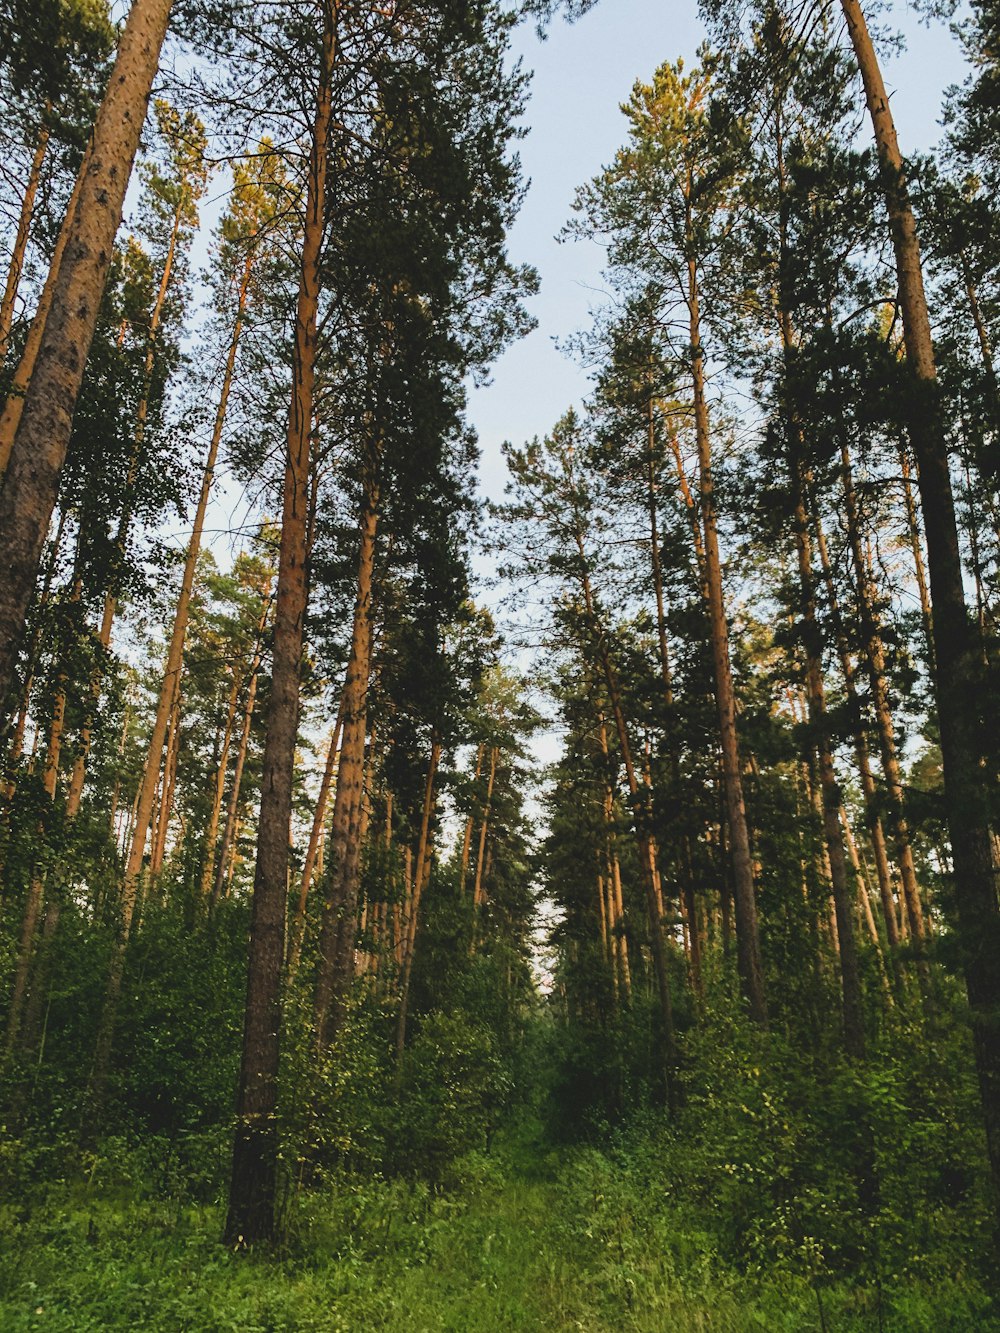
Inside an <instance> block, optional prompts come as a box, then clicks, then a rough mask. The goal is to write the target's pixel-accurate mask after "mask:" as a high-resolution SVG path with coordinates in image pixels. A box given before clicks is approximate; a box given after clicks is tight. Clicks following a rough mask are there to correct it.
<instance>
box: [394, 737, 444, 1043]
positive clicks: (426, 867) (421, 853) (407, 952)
mask: <svg viewBox="0 0 1000 1333" xmlns="http://www.w3.org/2000/svg"><path fill="white" fill-rule="evenodd" d="M440 760H441V742H440V741H439V740H438V738H437V736H435V737H434V739H433V740H432V741H431V756H430V762H429V763H428V765H427V781H426V783H425V785H424V803H423V809H422V811H421V814H420V833H419V835H418V837H417V855H416V857H415V859H414V865H413V894H412V897H411V900H410V910H409V914H408V917H407V922H406V939H405V943H404V947H403V970H402V976H401V977H400V983H399V1013H398V1015H397V1019H396V1062H397V1068H401V1066H402V1060H403V1051H404V1050H405V1048H406V1017H407V1012H408V1010H409V1004H410V977H411V976H412V975H413V958H414V955H415V953H416V948H417V926H418V924H419V916H420V899H421V897H422V896H423V890H424V885H425V882H426V880H427V879H428V878H429V877H430V860H431V820H432V818H433V816H434V809H435V806H436V804H437V797H436V789H435V782H436V779H437V770H438V764H439V762H440Z"/></svg>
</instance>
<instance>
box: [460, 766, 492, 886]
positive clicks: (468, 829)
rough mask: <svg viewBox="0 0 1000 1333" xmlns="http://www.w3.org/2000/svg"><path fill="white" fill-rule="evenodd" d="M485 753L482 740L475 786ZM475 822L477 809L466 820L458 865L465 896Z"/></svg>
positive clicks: (474, 774)
mask: <svg viewBox="0 0 1000 1333" xmlns="http://www.w3.org/2000/svg"><path fill="white" fill-rule="evenodd" d="M485 753H486V746H485V744H484V743H483V742H482V741H480V743H479V746H478V748H477V750H476V768H475V772H474V773H473V775H472V785H473V788H475V787H476V786H477V784H478V782H479V775H480V774H481V773H482V771H483V756H484V755H485ZM475 822H476V821H475V811H474V810H473V811H471V812H470V814H469V817H468V819H467V820H466V821H465V834H464V836H463V838H462V853H461V856H460V857H459V861H458V866H459V880H458V882H459V885H460V887H461V890H462V894H463V896H464V894H465V881H466V880H467V879H468V877H469V858H470V856H471V855H472V829H473V825H474V824H475Z"/></svg>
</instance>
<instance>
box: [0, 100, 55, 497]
mask: <svg viewBox="0 0 1000 1333" xmlns="http://www.w3.org/2000/svg"><path fill="white" fill-rule="evenodd" d="M49 109H50V108H49V107H46V109H45V114H46V116H48V114H49ZM48 144H49V127H48V123H47V122H46V123H44V124H43V125H42V128H41V130H40V131H39V134H38V141H37V143H36V144H35V152H34V155H33V156H32V159H31V166H30V168H29V170H28V179H27V181H26V183H25V187H24V194H23V195H22V196H21V210H20V213H19V214H18V219H17V231H16V232H15V234H14V246H13V249H12V250H11V255H10V266H9V267H8V269H7V281H6V283H5V284H4V289H3V296H2V297H0V367H2V366H3V363H4V362H5V361H6V359H7V345H8V343H9V341H10V330H11V326H12V325H13V323H14V302H15V301H16V300H17V289H18V287H19V286H20V285H21V273H22V272H23V270H24V256H25V252H26V251H27V248H28V233H29V232H30V231H31V219H32V215H33V214H34V211H35V195H36V194H37V193H38V182H39V180H40V179H41V175H42V163H43V162H44V161H45V150H46V149H47V148H48ZM0 471H2V469H0Z"/></svg>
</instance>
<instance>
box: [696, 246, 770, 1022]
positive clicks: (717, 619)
mask: <svg viewBox="0 0 1000 1333" xmlns="http://www.w3.org/2000/svg"><path fill="white" fill-rule="evenodd" d="M688 311H689V316H690V333H691V382H692V389H693V396H694V415H695V432H696V435H697V440H698V464H699V492H698V493H699V500H700V502H701V522H702V528H703V531H704V552H705V555H704V558H705V581H706V584H707V593H708V613H709V623H710V629H711V637H712V661H713V665H714V669H715V698H716V707H717V708H718V713H719V739H720V743H721V748H722V778H723V789H724V793H725V801H726V827H727V829H728V831H729V854H730V861H731V866H732V874H733V898H734V901H735V905H736V958H737V965H738V968H739V973H740V982H741V987H742V990H743V998H744V1000H745V1001H746V1004H747V1010H748V1012H749V1014H750V1017H751V1018H752V1019H753V1021H754V1022H755V1023H760V1024H762V1025H765V1024H766V1023H767V1002H766V999H765V995H764V969H763V963H762V962H761V956H760V938H759V935H758V929H757V902H756V898H755V896H754V883H753V861H752V858H751V855H750V834H749V831H748V829H747V816H746V807H745V805H744V802H743V780H742V776H741V772H740V756H739V742H738V739H737V733H736V697H735V694H734V691H733V675H732V666H731V664H730V660H729V627H728V625H727V623H726V610H725V603H724V601H723V595H722V563H721V560H720V556H719V536H718V530H717V524H716V514H715V493H714V484H713V478H712V450H711V438H710V435H709V425H708V404H707V402H706V399H705V376H704V365H703V356H704V353H703V350H702V345H701V326H700V317H699V310H698V275H697V268H696V265H695V263H694V261H693V260H691V261H689V263H688Z"/></svg>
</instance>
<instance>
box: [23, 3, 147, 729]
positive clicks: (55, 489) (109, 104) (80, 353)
mask: <svg viewBox="0 0 1000 1333" xmlns="http://www.w3.org/2000/svg"><path fill="white" fill-rule="evenodd" d="M170 4H171V0H133V4H132V8H131V9H130V11H129V15H128V19H127V20H126V23H125V27H124V28H123V29H122V35H121V38H120V41H119V44H118V54H117V57H116V59H115V66H114V69H113V70H112V73H111V78H110V81H109V83H108V87H107V91H106V93H105V95H104V100H103V102H102V103H101V108H100V110H99V111H98V113H97V120H96V123H95V125H94V134H93V139H92V141H91V147H90V153H89V157H88V160H87V170H86V175H85V178H84V180H83V183H82V185H81V189H80V198H79V202H78V204H77V207H76V210H75V214H74V216H73V223H72V227H71V232H70V235H69V237H68V238H67V242H66V248H65V250H64V251H63V254H62V257H61V262H60V263H59V267H58V276H57V278H56V280H55V285H54V288H53V293H52V306H51V309H50V312H49V317H48V318H47V319H46V320H45V328H44V332H43V333H42V336H41V343H40V345H39V351H38V359H37V361H36V363H35V368H34V372H33V374H32V376H31V381H30V383H29V385H28V389H27V393H26V395H25V399H24V408H23V412H22V415H21V421H20V424H19V425H18V428H17V432H16V434H15V436H14V442H13V446H12V448H11V454H10V460H9V462H8V464H7V471H6V474H5V476H4V484H3V489H2V491H0V534H2V537H0V559H2V562H3V567H4V570H5V577H4V579H3V580H2V581H0V715H2V716H6V711H7V708H8V706H9V700H10V694H11V686H12V684H13V680H14V672H15V667H16V662H17V653H18V649H19V647H20V645H21V640H22V638H23V635H24V622H25V616H26V614H27V610H28V604H29V602H30V600H31V594H32V592H33V590H34V587H35V581H36V578H37V576H38V565H39V561H40V559H41V553H42V547H43V545H44V542H45V535H46V533H47V531H48V527H49V520H50V519H51V517H52V510H53V508H54V507H55V503H56V499H57V498H58V494H59V478H60V474H61V472H62V466H63V462H64V461H65V458H66V448H67V446H68V444H69V437H70V431H71V429H72V424H73V413H74V410H75V408H76V400H77V396H78V394H79V391H80V383H81V381H82V379H83V371H84V366H85V364H86V361H87V355H88V353H89V351H90V344H91V341H92V339H93V336H94V329H95V327H96V324H97V316H98V310H99V308H100V303H101V295H102V293H103V291H104V286H105V282H106V280H107V276H108V267H109V265H110V263H111V254H112V249H113V245H114V239H115V233H116V232H117V230H118V224H119V222H120V221H121V214H122V205H123V203H124V199H125V191H126V189H127V187H128V182H129V177H130V176H131V174H132V166H133V163H134V161H135V154H136V149H137V148H138V145H139V135H140V133H141V131H142V125H143V121H144V120H145V117H146V105H147V102H148V100H149V93H150V88H151V86H152V82H153V76H154V74H155V73H156V69H157V65H158V64H159V57H160V48H161V47H162V45H163V39H164V37H165V35H166V31H167V21H168V18H169V16H170Z"/></svg>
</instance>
